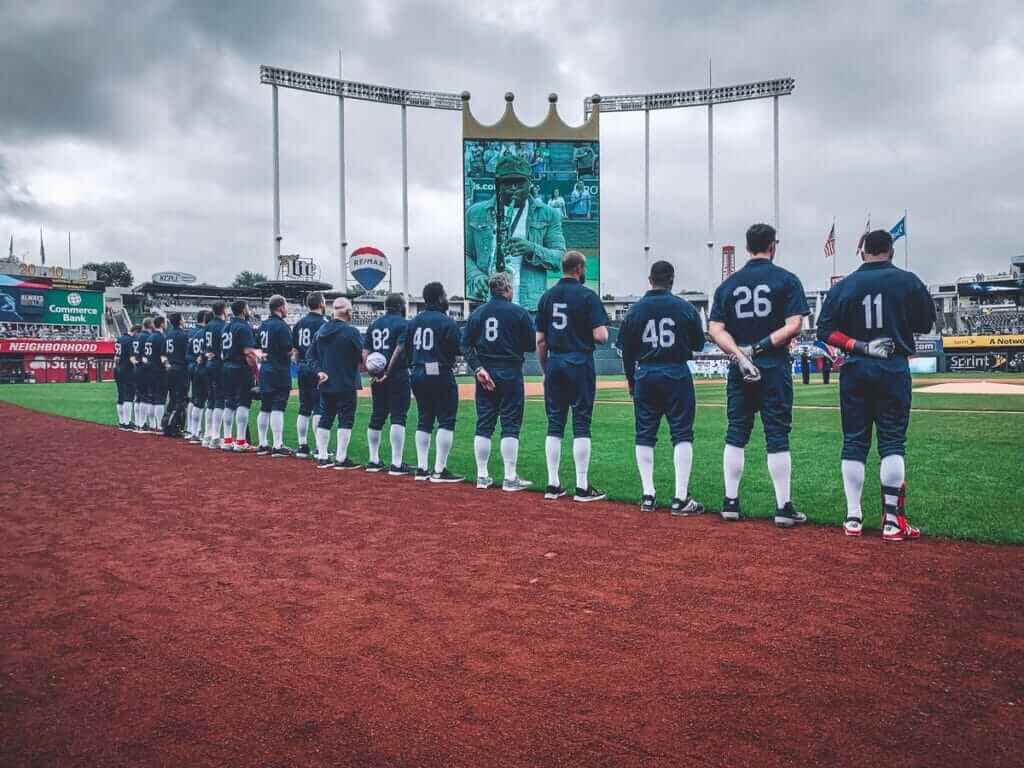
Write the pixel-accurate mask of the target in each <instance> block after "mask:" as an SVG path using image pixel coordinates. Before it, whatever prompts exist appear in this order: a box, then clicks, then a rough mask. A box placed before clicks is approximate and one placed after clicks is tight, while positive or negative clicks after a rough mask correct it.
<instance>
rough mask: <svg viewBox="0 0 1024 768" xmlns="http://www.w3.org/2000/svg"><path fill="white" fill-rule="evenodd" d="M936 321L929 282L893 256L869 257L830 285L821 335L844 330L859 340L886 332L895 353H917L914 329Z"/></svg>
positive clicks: (927, 328) (926, 327) (922, 329)
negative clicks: (886, 258) (884, 258)
mask: <svg viewBox="0 0 1024 768" xmlns="http://www.w3.org/2000/svg"><path fill="white" fill-rule="evenodd" d="M934 324H935V305H934V304H933V303H932V298H931V295H929V293H928V288H927V287H925V284H924V283H922V282H921V280H920V279H918V277H917V275H915V274H914V273H913V272H906V271H904V270H902V269H900V268H899V267H897V266H895V265H894V264H893V263H892V262H890V261H872V262H866V263H864V264H862V265H861V266H860V268H859V269H858V270H857V271H856V272H854V273H853V274H851V275H847V276H846V277H845V278H843V279H842V280H840V281H839V282H838V283H836V284H835V285H833V286H832V290H830V291H829V292H828V298H826V299H825V304H824V305H823V306H822V308H821V315H820V316H819V317H818V338H819V339H822V340H823V341H827V340H828V337H829V335H830V334H831V333H832V332H833V331H841V332H842V333H845V334H846V335H847V336H850V337H851V338H854V339H859V340H860V341H871V340H872V339H878V338H882V337H884V336H888V337H889V338H891V339H892V340H893V342H895V344H896V352H895V353H896V354H897V355H902V356H909V355H912V354H914V334H915V333H927V332H928V331H930V330H931V329H932V326H933V325H934Z"/></svg>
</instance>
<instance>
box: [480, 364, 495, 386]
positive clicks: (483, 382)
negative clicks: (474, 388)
mask: <svg viewBox="0 0 1024 768" xmlns="http://www.w3.org/2000/svg"><path fill="white" fill-rule="evenodd" d="M476 380H477V381H479V382H480V386H481V387H483V388H484V389H486V390H487V391H488V392H493V391H494V386H495V385H494V379H492V378H491V374H489V373H488V372H487V369H486V368H481V369H480V370H478V371H477V372H476Z"/></svg>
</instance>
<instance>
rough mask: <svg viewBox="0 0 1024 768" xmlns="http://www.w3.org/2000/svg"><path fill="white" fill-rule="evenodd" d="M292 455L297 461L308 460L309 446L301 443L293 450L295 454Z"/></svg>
mask: <svg viewBox="0 0 1024 768" xmlns="http://www.w3.org/2000/svg"><path fill="white" fill-rule="evenodd" d="M293 455H294V456H295V458H297V459H308V458H309V445H307V444H306V443H303V444H302V445H300V446H299V447H298V448H296V449H295V453H294V454H293Z"/></svg>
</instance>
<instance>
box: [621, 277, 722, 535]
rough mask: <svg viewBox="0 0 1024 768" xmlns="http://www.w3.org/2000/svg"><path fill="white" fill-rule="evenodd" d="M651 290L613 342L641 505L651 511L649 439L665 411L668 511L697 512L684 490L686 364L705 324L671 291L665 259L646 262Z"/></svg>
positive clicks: (688, 463)
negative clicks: (628, 402)
mask: <svg viewBox="0 0 1024 768" xmlns="http://www.w3.org/2000/svg"><path fill="white" fill-rule="evenodd" d="M649 280H650V283H651V290H649V291H648V292H647V293H646V294H644V297H643V298H642V299H640V301H638V302H637V303H636V304H634V305H633V306H632V307H630V310H629V312H628V313H627V314H626V318H625V320H623V321H622V327H621V328H620V329H619V339H618V347H619V349H620V350H622V365H623V369H624V370H625V373H626V381H627V383H628V384H629V392H630V394H631V395H632V396H633V411H634V414H635V416H636V464H637V468H638V469H639V470H640V482H641V484H642V485H643V495H642V497H641V500H640V510H641V511H643V512H654V511H655V509H656V494H655V490H654V444H655V443H656V442H657V439H658V427H659V426H660V425H661V419H662V417H663V416H664V417H665V418H666V419H667V420H668V427H669V432H670V434H671V436H672V462H673V465H674V466H675V475H676V492H675V496H674V498H673V499H672V504H671V507H670V509H671V512H672V514H673V515H677V516H685V515H696V514H700V513H701V512H703V511H704V505H703V504H701V503H700V502H698V501H695V500H694V499H692V498H690V495H689V484H690V469H691V468H692V466H693V416H694V411H695V408H696V403H695V398H694V392H693V379H692V377H691V376H690V368H689V366H688V365H687V364H686V363H687V361H688V360H691V359H692V358H693V353H694V352H699V351H700V350H701V349H703V348H704V330H703V329H702V328H701V323H700V317H699V316H698V314H697V310H695V309H694V308H693V305H691V304H690V302H688V301H686V300H685V299H681V298H679V297H678V296H673V295H672V285H673V283H674V282H675V269H674V268H673V267H672V265H671V264H669V263H668V262H667V261H656V262H654V264H652V265H651V274H650V278H649Z"/></svg>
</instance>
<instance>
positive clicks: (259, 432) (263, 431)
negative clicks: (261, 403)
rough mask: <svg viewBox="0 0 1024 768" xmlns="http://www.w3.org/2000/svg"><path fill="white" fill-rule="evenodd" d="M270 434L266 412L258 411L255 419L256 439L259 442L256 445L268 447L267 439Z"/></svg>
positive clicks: (268, 415)
mask: <svg viewBox="0 0 1024 768" xmlns="http://www.w3.org/2000/svg"><path fill="white" fill-rule="evenodd" d="M269 432H270V414H269V413H267V412H266V411H260V413H259V415H258V416H257V417H256V438H257V439H258V440H259V443H258V445H268V443H267V440H268V439H269V438H268V437H267V435H268V433H269Z"/></svg>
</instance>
